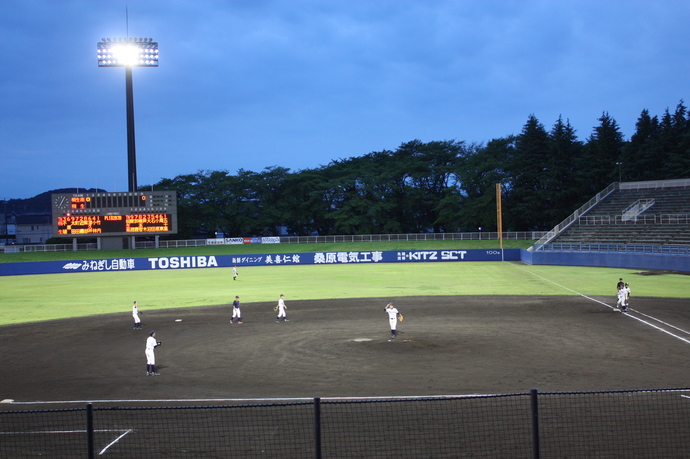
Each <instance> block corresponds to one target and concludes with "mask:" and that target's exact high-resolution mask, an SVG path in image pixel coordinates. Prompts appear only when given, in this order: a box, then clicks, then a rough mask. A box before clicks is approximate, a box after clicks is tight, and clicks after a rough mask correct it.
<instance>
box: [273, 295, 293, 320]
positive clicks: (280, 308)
mask: <svg viewBox="0 0 690 459" xmlns="http://www.w3.org/2000/svg"><path fill="white" fill-rule="evenodd" d="M274 309H275V310H277V311H278V315H277V316H276V323H278V322H280V318H281V317H282V318H283V320H284V321H285V322H290V321H289V320H288V318H287V313H286V312H285V310H286V309H287V306H285V295H283V294H281V295H280V298H278V305H277V306H276V307H275V308H274Z"/></svg>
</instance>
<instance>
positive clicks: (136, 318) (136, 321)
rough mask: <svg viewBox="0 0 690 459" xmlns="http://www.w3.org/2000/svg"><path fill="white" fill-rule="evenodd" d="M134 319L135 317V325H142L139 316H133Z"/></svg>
mask: <svg viewBox="0 0 690 459" xmlns="http://www.w3.org/2000/svg"><path fill="white" fill-rule="evenodd" d="M132 317H134V323H135V324H138V323H141V319H139V314H132Z"/></svg>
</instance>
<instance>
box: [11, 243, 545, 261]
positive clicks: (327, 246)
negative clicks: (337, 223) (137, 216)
mask: <svg viewBox="0 0 690 459" xmlns="http://www.w3.org/2000/svg"><path fill="white" fill-rule="evenodd" d="M534 242H535V241H533V240H524V239H505V240H504V241H503V248H505V249H527V248H529V247H531V246H532V244H534ZM498 247H499V241H498V240H495V239H494V240H481V241H381V242H337V243H318V244H316V243H313V244H242V245H207V246H201V247H180V248H173V249H137V250H97V251H96V250H92V251H79V252H75V251H68V252H21V253H5V254H0V263H12V262H25V261H54V260H83V259H92V258H99V259H106V258H148V257H174V256H189V255H236V254H237V255H244V254H261V253H299V252H343V251H345V252H350V251H360V252H361V251H365V250H444V249H496V248H498Z"/></svg>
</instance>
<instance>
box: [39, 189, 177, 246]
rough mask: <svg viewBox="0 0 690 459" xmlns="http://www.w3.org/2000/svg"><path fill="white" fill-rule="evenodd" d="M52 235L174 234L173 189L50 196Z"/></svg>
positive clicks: (174, 203) (175, 219)
mask: <svg viewBox="0 0 690 459" xmlns="http://www.w3.org/2000/svg"><path fill="white" fill-rule="evenodd" d="M51 201H52V221H53V236H55V237H98V236H154V235H162V234H176V233H177V195H176V193H175V191H148V192H147V191H131V192H120V193H57V194H53V195H51Z"/></svg>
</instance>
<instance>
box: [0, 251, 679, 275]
mask: <svg viewBox="0 0 690 459" xmlns="http://www.w3.org/2000/svg"><path fill="white" fill-rule="evenodd" d="M89 254H91V253H89ZM464 261H522V262H525V263H529V264H532V265H555V266H590V267H600V268H628V269H660V270H669V271H688V272H690V257H689V256H687V255H673V254H659V253H654V254H645V253H617V252H602V253H598V252H556V251H540V250H539V251H534V252H530V251H528V250H523V249H503V250H501V249H471V250H404V251H400V250H384V251H362V252H354V251H350V252H346V251H345V252H314V253H312V252H307V253H270V254H257V255H195V256H181V257H148V258H88V259H87V258H85V259H82V260H71V261H36V262H22V263H0V276H16V275H25V274H58V273H81V272H99V271H145V270H166V269H205V268H230V267H233V266H238V267H246V266H276V265H319V264H320V265H332V264H352V263H355V264H377V263H422V262H464Z"/></svg>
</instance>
